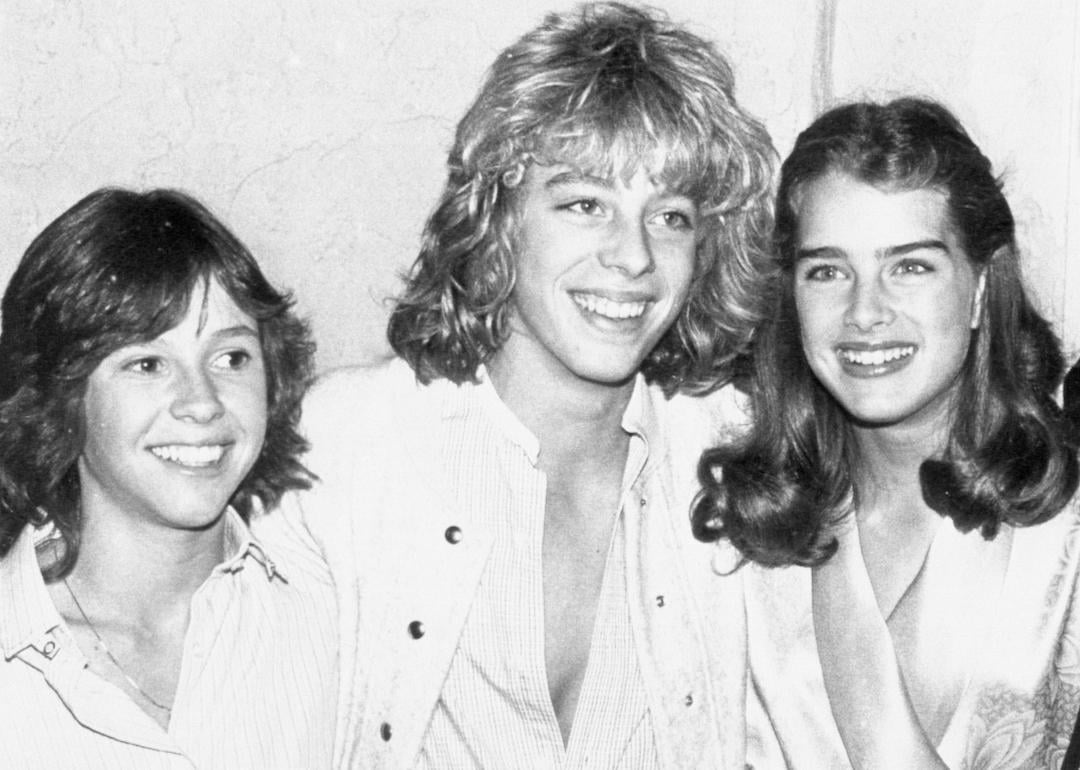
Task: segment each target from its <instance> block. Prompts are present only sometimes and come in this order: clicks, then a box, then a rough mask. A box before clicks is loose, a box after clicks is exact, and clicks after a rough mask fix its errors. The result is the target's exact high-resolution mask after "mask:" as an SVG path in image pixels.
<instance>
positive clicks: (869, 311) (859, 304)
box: [844, 279, 894, 331]
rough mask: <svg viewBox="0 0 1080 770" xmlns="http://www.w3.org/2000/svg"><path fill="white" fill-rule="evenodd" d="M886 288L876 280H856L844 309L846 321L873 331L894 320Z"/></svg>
mask: <svg viewBox="0 0 1080 770" xmlns="http://www.w3.org/2000/svg"><path fill="white" fill-rule="evenodd" d="M893 315H894V314H893V311H892V308H891V307H890V306H889V302H888V298H887V297H886V296H885V293H884V289H883V288H882V287H881V286H879V285H878V282H877V281H875V280H862V279H858V280H856V281H855V283H854V285H853V286H852V289H851V295H850V297H849V299H848V305H847V308H846V310H845V311H844V323H845V324H846V325H847V326H851V327H853V328H856V329H859V330H860V331H873V329H874V328H875V327H877V326H881V325H884V324H888V323H890V322H891V321H892V320H893Z"/></svg>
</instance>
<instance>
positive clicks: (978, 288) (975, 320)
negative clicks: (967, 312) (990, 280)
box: [971, 263, 990, 330]
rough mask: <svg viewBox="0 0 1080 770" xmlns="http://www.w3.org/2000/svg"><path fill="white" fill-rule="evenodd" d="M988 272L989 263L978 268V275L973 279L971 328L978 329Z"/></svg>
mask: <svg viewBox="0 0 1080 770" xmlns="http://www.w3.org/2000/svg"><path fill="white" fill-rule="evenodd" d="M988 272H990V265H989V263H987V264H986V265H985V266H984V267H983V268H982V269H981V270H979V276H978V278H976V279H975V296H974V297H972V298H971V328H972V329H973V330H974V329H978V328H979V324H980V323H981V322H982V314H983V298H984V297H985V296H986V274H987V273H988Z"/></svg>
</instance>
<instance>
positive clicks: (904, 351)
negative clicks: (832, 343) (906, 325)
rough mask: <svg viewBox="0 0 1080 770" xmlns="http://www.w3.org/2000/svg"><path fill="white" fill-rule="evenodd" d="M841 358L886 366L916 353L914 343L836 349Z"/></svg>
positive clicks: (866, 364)
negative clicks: (889, 346)
mask: <svg viewBox="0 0 1080 770" xmlns="http://www.w3.org/2000/svg"><path fill="white" fill-rule="evenodd" d="M836 353H837V355H838V356H840V360H841V361H843V362H844V363H847V364H853V365H855V366H884V365H885V364H889V363H892V362H894V361H901V360H903V359H905V358H910V357H911V356H913V355H915V346H914V345H903V346H900V347H895V348H879V349H878V350H852V349H851V348H840V349H839V350H837V351H836Z"/></svg>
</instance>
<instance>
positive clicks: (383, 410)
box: [301, 358, 443, 444]
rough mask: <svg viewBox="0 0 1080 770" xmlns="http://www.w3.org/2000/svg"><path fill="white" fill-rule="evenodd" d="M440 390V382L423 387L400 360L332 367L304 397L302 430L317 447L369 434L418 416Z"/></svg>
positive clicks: (393, 359) (392, 359) (391, 359)
mask: <svg viewBox="0 0 1080 770" xmlns="http://www.w3.org/2000/svg"><path fill="white" fill-rule="evenodd" d="M442 387H443V385H442V384H441V382H435V383H432V384H431V385H427V386H425V385H422V384H421V383H420V382H419V381H418V380H417V379H416V375H415V373H414V372H413V370H412V369H411V368H410V367H409V365H408V364H407V363H406V362H405V361H404V360H402V359H400V358H390V359H386V360H380V361H376V362H373V363H369V364H364V365H359V366H348V367H342V368H339V369H332V370H330V371H328V372H325V373H324V374H322V375H320V377H319V378H318V380H316V382H315V384H314V385H313V386H312V388H311V390H310V391H309V392H308V395H307V397H306V398H305V399H304V411H303V418H302V421H301V424H302V428H303V431H304V433H305V435H306V436H307V437H308V439H309V440H310V441H312V443H315V444H317V443H318V442H319V441H320V440H324V439H328V440H331V441H339V440H341V439H342V438H345V437H348V436H349V435H350V433H356V432H364V433H366V434H369V435H370V432H371V430H372V428H373V427H374V426H379V425H391V424H394V423H395V422H398V421H401V420H402V419H405V418H407V417H408V416H409V415H412V414H415V413H416V410H417V408H418V407H419V406H420V405H421V404H422V403H423V402H425V401H431V400H432V399H433V397H434V396H435V395H436V394H437V393H438V392H439V391H440V390H441V389H442Z"/></svg>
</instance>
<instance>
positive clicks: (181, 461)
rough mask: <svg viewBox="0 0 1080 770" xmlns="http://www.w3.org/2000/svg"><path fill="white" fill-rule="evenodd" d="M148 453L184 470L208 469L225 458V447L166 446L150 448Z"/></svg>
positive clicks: (220, 445) (218, 445) (207, 445)
mask: <svg viewBox="0 0 1080 770" xmlns="http://www.w3.org/2000/svg"><path fill="white" fill-rule="evenodd" d="M150 451H151V452H152V453H153V454H154V456H155V457H158V458H160V459H162V460H165V461H166V462H170V463H175V464H176V465H182V466H184V467H185V468H209V467H210V466H212V465H216V464H217V463H219V462H220V461H221V458H222V457H224V456H225V445H224V444H206V445H202V446H195V445H192V444H168V445H166V446H156V447H151V448H150Z"/></svg>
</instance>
